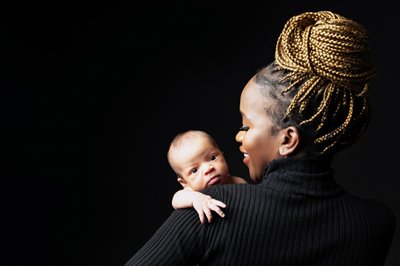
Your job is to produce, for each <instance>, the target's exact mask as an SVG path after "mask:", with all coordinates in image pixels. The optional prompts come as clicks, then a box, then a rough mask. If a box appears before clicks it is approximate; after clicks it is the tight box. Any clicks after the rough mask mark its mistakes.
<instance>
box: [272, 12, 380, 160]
mask: <svg viewBox="0 0 400 266" xmlns="http://www.w3.org/2000/svg"><path fill="white" fill-rule="evenodd" d="M275 64H276V69H281V70H282V71H283V72H284V73H285V74H284V75H283V77H282V79H281V84H289V85H286V86H284V88H285V89H283V90H282V93H283V94H291V96H290V98H291V102H290V104H289V105H288V106H287V109H286V111H285V116H284V117H285V120H294V121H296V122H297V123H298V125H299V126H300V128H301V127H309V130H313V131H314V132H315V135H314V136H313V142H314V144H315V145H317V146H319V150H320V153H321V154H327V153H331V152H334V151H337V150H339V149H342V148H344V147H347V146H349V145H351V144H353V143H354V142H355V140H356V139H357V138H358V137H359V136H360V135H361V134H362V133H363V132H364V130H365V129H366V127H367V125H368V122H369V118H370V113H369V102H368V99H367V97H366V96H367V92H368V86H369V83H370V81H371V80H372V78H373V77H374V76H375V75H376V70H375V67H374V64H373V61H372V55H371V51H370V43H369V35H368V32H367V30H366V29H365V28H364V27H363V26H362V25H360V24H359V23H357V22H354V21H352V20H350V19H347V18H345V17H343V16H340V15H337V14H334V13H332V12H330V11H320V12H306V13H303V14H301V15H298V16H294V17H292V18H291V19H290V20H289V21H288V22H287V23H286V24H285V26H284V28H283V31H282V32H281V34H280V36H279V38H278V41H277V43H276V50H275ZM288 97H289V96H288ZM303 131H304V130H303Z"/></svg>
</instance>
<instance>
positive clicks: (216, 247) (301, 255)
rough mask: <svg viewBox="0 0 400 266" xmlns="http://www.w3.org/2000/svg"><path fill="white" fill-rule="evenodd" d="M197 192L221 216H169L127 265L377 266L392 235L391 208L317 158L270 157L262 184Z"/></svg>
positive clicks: (176, 213) (181, 213)
mask: <svg viewBox="0 0 400 266" xmlns="http://www.w3.org/2000/svg"><path fill="white" fill-rule="evenodd" d="M203 192H204V193H206V194H209V195H211V196H212V197H214V198H216V199H219V200H221V201H223V202H225V203H226V204H227V207H226V209H225V214H226V216H225V218H218V216H217V215H216V214H214V215H213V219H214V220H213V222H212V223H211V224H205V225H203V224H201V223H200V221H199V218H198V215H197V213H196V212H195V211H194V210H193V209H182V210H176V211H173V213H172V214H171V216H170V217H169V218H168V219H167V220H166V221H165V222H164V223H163V224H162V225H161V227H160V228H159V229H158V230H157V232H156V233H155V234H154V235H153V237H152V238H151V239H150V240H149V241H148V242H147V243H146V244H145V245H144V246H143V247H142V248H141V249H140V250H139V251H138V252H137V253H136V254H135V255H134V256H133V257H132V258H131V259H130V260H129V261H128V262H127V263H126V266H131V265H149V266H150V265H151V266H154V265H230V266H231V265H243V266H248V265H296V266H299V265H305V266H311V265H323V266H329V265H335V266H345V265H352V266H353V265H359V266H369V265H370V266H378V265H383V264H384V262H385V258H386V256H387V253H388V251H389V248H390V245H391V241H392V238H393V234H394V229H395V217H394V215H393V213H392V212H391V210H389V209H388V208H387V207H386V206H384V205H383V204H381V203H379V202H377V201H375V200H367V199H361V198H359V197H356V196H354V195H350V194H349V193H347V192H346V191H344V189H343V188H342V187H341V186H339V185H338V184H337V183H336V182H335V181H334V178H333V171H332V170H331V168H330V162H327V161H323V160H316V159H301V160H299V159H292V158H284V159H279V160H275V161H273V162H271V163H270V165H269V167H268V169H266V171H265V174H264V178H263V180H262V182H261V183H260V184H257V185H253V184H245V185H221V186H213V187H210V188H208V189H206V190H204V191H203Z"/></svg>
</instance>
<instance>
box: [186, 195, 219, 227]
mask: <svg viewBox="0 0 400 266" xmlns="http://www.w3.org/2000/svg"><path fill="white" fill-rule="evenodd" d="M225 207H226V205H225V203H223V202H221V201H219V200H216V199H213V198H211V197H210V196H208V195H205V194H203V193H200V192H197V193H196V196H195V198H194V199H193V208H194V209H195V210H196V211H197V213H198V214H199V217H200V222H201V223H202V224H204V223H205V222H206V220H205V218H206V217H207V220H208V222H209V223H210V222H211V219H212V215H211V211H215V212H216V213H217V214H218V215H219V216H221V217H225V213H224V212H223V211H222V210H221V208H225Z"/></svg>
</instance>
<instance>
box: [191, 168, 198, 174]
mask: <svg viewBox="0 0 400 266" xmlns="http://www.w3.org/2000/svg"><path fill="white" fill-rule="evenodd" d="M197 170H198V169H197V168H193V169H192V170H190V173H191V174H195V173H197Z"/></svg>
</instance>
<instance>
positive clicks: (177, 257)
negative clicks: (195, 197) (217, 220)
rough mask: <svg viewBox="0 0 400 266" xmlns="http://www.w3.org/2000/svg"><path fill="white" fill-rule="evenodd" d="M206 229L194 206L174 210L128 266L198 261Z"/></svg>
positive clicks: (189, 263) (180, 263) (193, 262)
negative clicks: (192, 207)
mask: <svg viewBox="0 0 400 266" xmlns="http://www.w3.org/2000/svg"><path fill="white" fill-rule="evenodd" d="M203 230H204V226H202V224H201V223H200V222H199V219H198V217H197V215H196V213H195V211H194V210H193V209H191V208H188V209H178V210H175V211H174V212H172V214H171V215H170V216H169V217H168V219H167V220H166V221H165V222H164V223H163V224H162V225H161V226H160V227H159V228H158V229H157V231H156V232H155V233H154V235H153V236H152V237H151V238H150V239H149V241H147V243H145V244H144V246H143V247H142V248H141V249H140V250H139V251H137V253H136V254H134V255H133V257H131V258H130V259H129V261H128V262H127V263H126V264H125V266H133V265H135V266H147V265H149V266H150V265H151V266H153V265H174V266H175V265H196V264H197V263H198V261H199V259H200V254H201V249H202V245H201V244H202V239H203V237H202V235H203Z"/></svg>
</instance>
